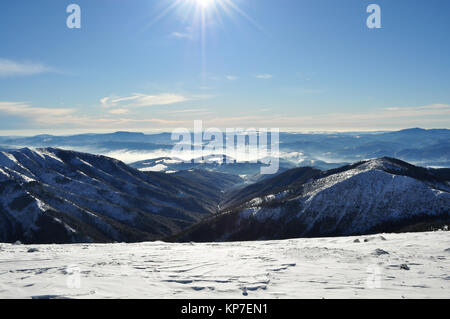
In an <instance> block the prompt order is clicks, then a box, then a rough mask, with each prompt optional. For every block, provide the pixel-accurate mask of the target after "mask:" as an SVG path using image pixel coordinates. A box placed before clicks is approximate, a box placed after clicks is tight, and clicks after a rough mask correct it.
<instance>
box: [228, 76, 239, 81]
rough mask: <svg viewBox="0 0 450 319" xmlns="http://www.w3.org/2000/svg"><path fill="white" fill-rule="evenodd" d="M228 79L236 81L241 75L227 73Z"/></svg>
mask: <svg viewBox="0 0 450 319" xmlns="http://www.w3.org/2000/svg"><path fill="white" fill-rule="evenodd" d="M226 79H227V80H229V81H236V80H239V77H237V76H234V75H227V76H226Z"/></svg>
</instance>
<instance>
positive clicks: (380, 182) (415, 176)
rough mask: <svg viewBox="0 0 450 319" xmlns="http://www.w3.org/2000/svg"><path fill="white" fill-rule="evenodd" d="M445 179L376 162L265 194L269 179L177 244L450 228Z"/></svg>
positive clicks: (442, 174)
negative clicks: (420, 225)
mask: <svg viewBox="0 0 450 319" xmlns="http://www.w3.org/2000/svg"><path fill="white" fill-rule="evenodd" d="M294 173H295V172H286V173H284V174H285V175H286V174H294ZM449 173H450V170H449V169H440V170H438V169H436V170H434V169H425V168H420V167H416V166H413V165H410V164H408V163H405V162H402V161H399V160H396V159H391V158H381V159H374V160H368V161H363V162H359V163H355V164H353V165H347V166H344V167H342V168H339V169H334V170H330V171H325V172H321V173H319V174H317V173H315V174H312V175H311V176H308V178H305V179H303V180H301V179H300V180H295V179H294V181H293V182H292V183H290V184H288V185H285V186H284V187H280V188H277V189H274V190H275V191H274V192H273V193H268V192H267V189H270V188H267V187H268V185H273V184H274V178H272V179H269V180H267V181H263V183H261V184H260V185H259V188H260V190H261V191H260V192H259V193H257V192H254V189H252V186H250V187H247V188H246V189H244V190H242V192H241V193H243V194H248V195H249V197H248V198H247V199H246V200H244V201H243V199H242V198H239V200H237V201H231V202H229V203H228V205H227V206H225V210H224V211H223V212H222V214H221V215H219V216H218V217H216V218H214V219H211V220H209V221H208V222H206V223H203V224H200V225H198V226H196V227H194V228H192V229H190V230H189V231H187V232H185V233H183V234H181V235H180V236H179V237H178V238H176V239H177V240H190V241H214V240H256V239H280V238H292V237H312V236H335V235H354V234H367V233H372V232H376V231H383V232H385V231H400V230H402V229H405V228H406V227H412V226H414V225H417V224H418V223H433V222H439V221H446V222H448V221H450V193H449V191H450V183H449V181H450V178H449V177H450V175H449ZM294 175H295V174H294ZM314 175H316V176H314ZM278 178H279V177H278ZM253 188H254V187H253ZM249 190H253V191H249Z"/></svg>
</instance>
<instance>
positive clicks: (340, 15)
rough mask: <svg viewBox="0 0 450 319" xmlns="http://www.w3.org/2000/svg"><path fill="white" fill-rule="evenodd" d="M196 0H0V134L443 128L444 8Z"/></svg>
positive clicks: (441, 2)
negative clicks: (74, 7)
mask: <svg viewBox="0 0 450 319" xmlns="http://www.w3.org/2000/svg"><path fill="white" fill-rule="evenodd" d="M202 1H208V0H178V1H176V0H145V1H144V0H130V1H123V0H122V1H121V0H71V1H63V0H59V1H54V0H39V1H31V0H29V1H26V0H14V1H12V0H4V1H1V2H0V43H1V46H0V126H1V127H0V133H1V134H3V135H5V134H17V135H21V134H38V133H39V134H40V133H53V134H64V133H67V134H69V133H74V132H106V131H117V130H131V131H144V132H153V131H170V130H171V129H173V128H178V127H187V128H191V127H192V126H193V121H194V120H203V121H204V126H207V127H218V128H226V127H244V128H250V127H254V128H267V127H276V128H280V129H281V130H286V131H349V130H358V131H361V130H389V129H401V128H406V127H417V126H420V127H424V128H450V127H449V124H450V78H449V74H450V72H449V71H450V59H449V57H450V41H449V31H450V20H449V19H448V13H449V12H450V2H449V1H447V0H427V1H425V0H420V1H412V0H408V1H406V0H396V1H381V0H372V1H361V0H346V1H335V0H277V1H273V0H209V1H208V2H209V3H208V4H206V5H203V4H202V3H201V2H202ZM71 3H76V4H78V5H79V6H80V8H81V29H69V28H67V26H66V19H67V17H68V15H69V14H68V13H66V7H67V6H68V5H69V4H71ZM371 3H376V4H378V5H379V6H380V7H381V19H382V28H381V29H369V28H367V26H366V19H367V17H368V16H369V13H367V12H366V8H367V6H368V5H369V4H371ZM168 8H169V9H168ZM202 16H203V17H204V18H203V19H202Z"/></svg>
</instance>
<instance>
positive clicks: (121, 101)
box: [100, 93, 189, 108]
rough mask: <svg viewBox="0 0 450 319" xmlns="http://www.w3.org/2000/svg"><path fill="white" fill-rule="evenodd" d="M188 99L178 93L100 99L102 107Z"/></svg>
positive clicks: (150, 104) (165, 103) (158, 103)
mask: <svg viewBox="0 0 450 319" xmlns="http://www.w3.org/2000/svg"><path fill="white" fill-rule="evenodd" d="M186 101H189V98H188V97H186V96H183V95H180V94H171V93H166V94H159V95H146V94H134V95H131V96H124V97H104V98H102V99H101V100H100V103H101V104H102V106H103V107H106V108H112V107H119V106H126V107H149V106H156V105H169V104H175V103H181V102H186Z"/></svg>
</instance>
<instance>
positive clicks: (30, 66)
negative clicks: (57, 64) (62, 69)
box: [0, 58, 53, 77]
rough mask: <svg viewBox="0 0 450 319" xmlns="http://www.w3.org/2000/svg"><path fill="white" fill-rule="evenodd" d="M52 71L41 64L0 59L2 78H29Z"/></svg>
mask: <svg viewBox="0 0 450 319" xmlns="http://www.w3.org/2000/svg"><path fill="white" fill-rule="evenodd" d="M52 71H53V70H52V69H51V68H49V67H47V66H45V65H43V64H40V63H31V62H17V61H12V60H7V59H1V58H0V77H8V76H27V75H35V74H41V73H48V72H52Z"/></svg>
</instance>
